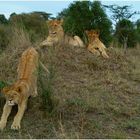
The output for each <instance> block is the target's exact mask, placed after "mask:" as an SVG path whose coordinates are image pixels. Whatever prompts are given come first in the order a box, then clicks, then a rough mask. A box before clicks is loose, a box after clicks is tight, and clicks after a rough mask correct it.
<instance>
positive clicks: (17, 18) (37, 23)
mask: <svg viewBox="0 0 140 140" xmlns="http://www.w3.org/2000/svg"><path fill="white" fill-rule="evenodd" d="M9 21H10V23H11V24H12V25H17V26H18V27H20V28H21V27H22V28H24V29H25V31H27V32H28V33H29V36H30V39H31V41H32V42H35V41H37V40H39V39H42V40H43V39H44V38H45V37H46V36H47V34H48V28H47V25H46V20H45V19H44V17H43V16H41V15H40V14H38V13H30V14H19V15H16V14H12V15H11V16H10V19H9Z"/></svg>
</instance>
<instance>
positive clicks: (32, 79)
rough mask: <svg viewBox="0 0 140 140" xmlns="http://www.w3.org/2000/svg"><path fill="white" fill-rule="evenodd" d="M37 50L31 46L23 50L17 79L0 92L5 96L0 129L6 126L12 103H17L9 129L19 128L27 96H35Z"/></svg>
mask: <svg viewBox="0 0 140 140" xmlns="http://www.w3.org/2000/svg"><path fill="white" fill-rule="evenodd" d="M38 58H39V55H38V52H37V51H36V50H35V49H34V48H33V47H31V48H28V49H27V50H25V51H24V52H23V54H22V56H21V59H20V61H19V65H18V70H17V72H18V79H17V82H15V83H14V84H13V85H12V86H10V87H5V88H3V90H2V93H3V94H4V95H5V97H6V103H5V105H4V108H3V114H2V117H1V121H0V129H1V130H3V129H4V128H5V127H6V123H7V119H8V116H9V114H10V112H11V109H12V107H13V106H14V105H16V104H17V105H18V112H17V114H16V116H15V118H14V121H13V123H12V125H11V129H14V130H17V129H20V127H21V126H20V122H21V119H22V117H23V114H24V112H25V109H26V106H27V101H28V97H29V96H32V97H35V96H37V95H38V93H37V68H38Z"/></svg>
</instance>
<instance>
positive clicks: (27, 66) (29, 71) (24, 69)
mask: <svg viewBox="0 0 140 140" xmlns="http://www.w3.org/2000/svg"><path fill="white" fill-rule="evenodd" d="M38 57H39V56H38V52H37V51H36V50H35V49H34V48H33V47H31V48H29V49H27V50H25V51H24V52H23V53H22V56H21V58H20V60H19V65H18V70H17V72H18V79H27V80H30V78H31V76H32V75H33V74H34V72H35V71H36V70H37V66H38Z"/></svg>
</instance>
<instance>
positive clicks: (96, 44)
mask: <svg viewBox="0 0 140 140" xmlns="http://www.w3.org/2000/svg"><path fill="white" fill-rule="evenodd" d="M86 34H87V37H88V46H87V49H88V50H89V51H90V52H91V53H93V54H95V55H97V56H99V55H100V54H101V55H102V56H103V57H104V58H109V56H108V55H107V53H106V50H105V49H106V47H105V45H104V44H103V43H102V42H101V41H100V39H99V33H98V32H97V31H95V30H90V31H86Z"/></svg>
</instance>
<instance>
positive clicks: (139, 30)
mask: <svg viewBox="0 0 140 140" xmlns="http://www.w3.org/2000/svg"><path fill="white" fill-rule="evenodd" d="M136 34H137V41H138V42H139V43H140V19H138V20H137V21H136Z"/></svg>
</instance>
